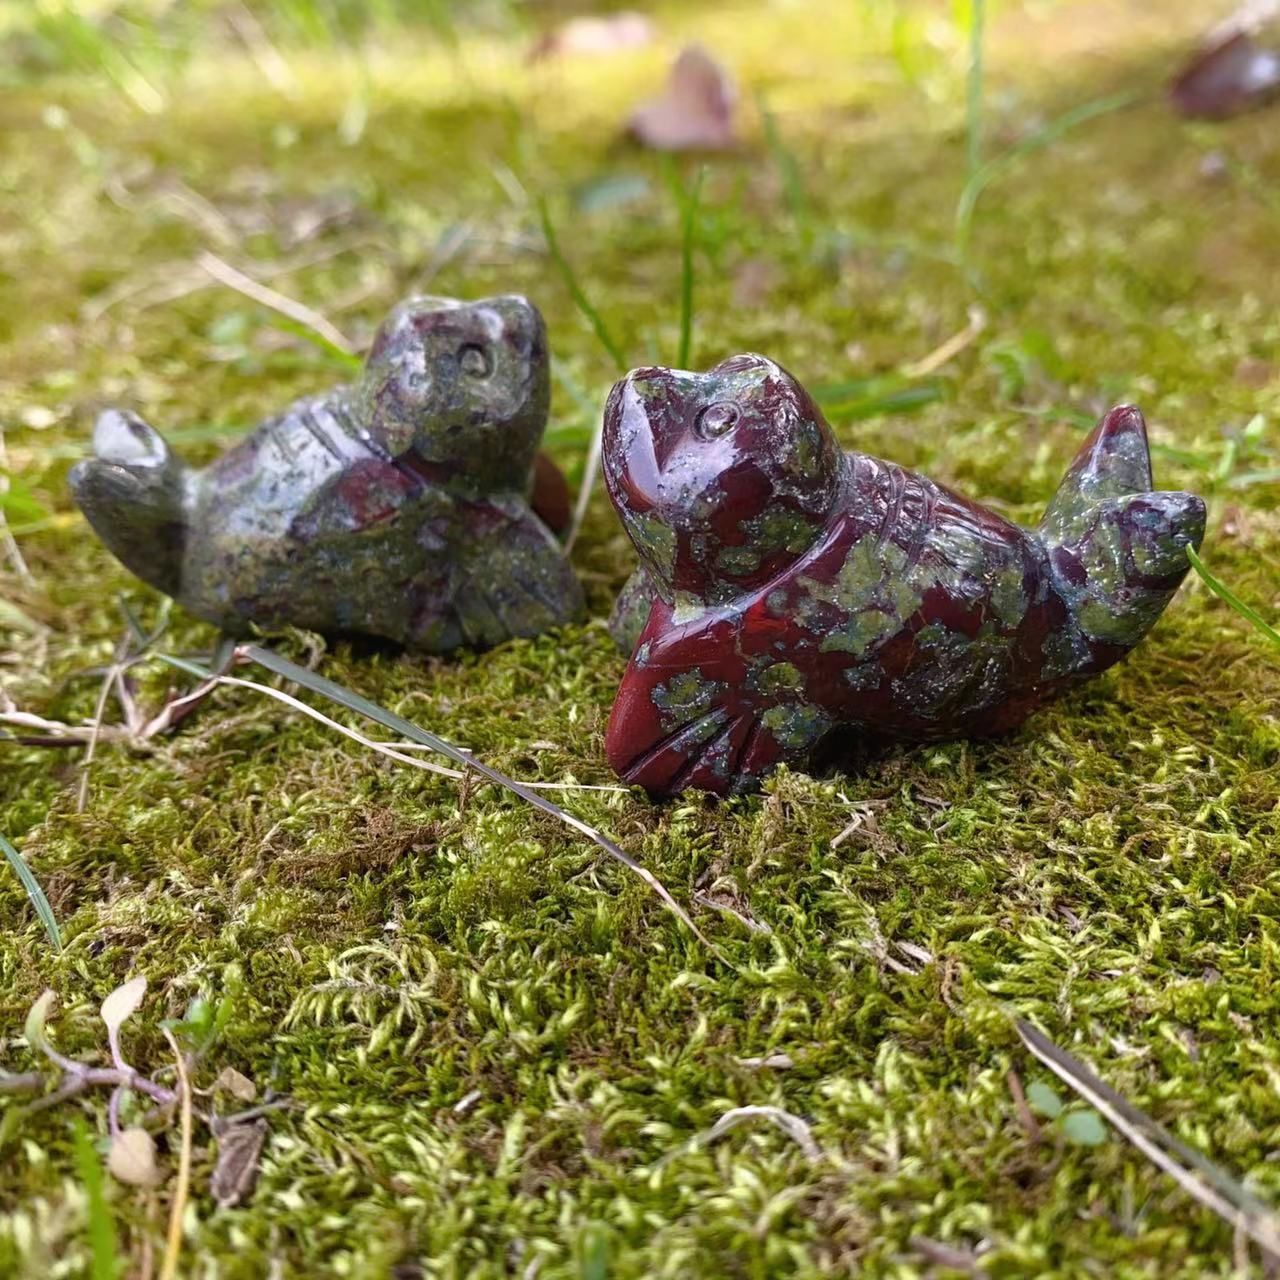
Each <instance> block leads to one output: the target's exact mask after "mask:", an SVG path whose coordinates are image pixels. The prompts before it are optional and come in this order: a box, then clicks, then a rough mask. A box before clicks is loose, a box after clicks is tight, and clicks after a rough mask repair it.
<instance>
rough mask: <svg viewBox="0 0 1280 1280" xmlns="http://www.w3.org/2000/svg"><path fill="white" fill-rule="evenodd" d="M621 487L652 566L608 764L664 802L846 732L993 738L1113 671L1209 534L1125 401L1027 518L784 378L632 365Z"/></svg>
mask: <svg viewBox="0 0 1280 1280" xmlns="http://www.w3.org/2000/svg"><path fill="white" fill-rule="evenodd" d="M604 467H605V479H606V482H607V484H608V488H609V495H610V497H611V498H612V499H613V504H614V506H615V507H616V508H617V510H618V514H619V515H620V516H621V517H622V521H623V523H624V524H625V526H626V529H627V532H628V534H629V535H630V537H631V540H632V542H633V543H634V544H635V547H636V550H637V552H638V553H639V556H640V568H639V569H638V570H637V571H636V575H635V576H634V577H633V579H632V581H631V582H630V583H629V584H628V586H627V588H626V589H625V590H624V592H623V594H622V596H621V597H620V598H619V601H618V605H617V606H616V608H615V611H614V617H613V621H612V624H611V625H612V629H613V632H614V635H615V637H617V638H618V640H619V642H620V643H622V644H624V645H625V646H626V647H633V648H634V652H633V653H632V656H631V662H630V665H629V666H628V668H627V673H626V675H625V677H624V678H623V682H622V687H621V689H620V690H619V692H618V697H617V700H616V702H615V703H614V707H613V714H612V716H611V718H610V721H609V730H608V737H607V741H606V750H607V752H608V756H609V762H610V763H611V764H612V766H613V767H614V769H615V770H616V771H617V772H618V774H619V775H620V776H621V777H623V778H624V779H626V780H627V781H628V782H634V783H639V784H640V785H641V786H643V787H645V788H646V789H647V790H648V791H650V792H651V793H654V794H657V795H670V794H674V793H676V792H679V791H683V790H685V789H686V788H690V787H696V788H700V789H702V790H706V791H713V792H720V793H725V792H731V791H740V790H745V789H748V788H750V787H753V786H755V785H756V784H758V783H759V781H760V779H761V778H762V777H763V776H764V775H765V774H766V773H767V772H768V771H769V769H770V768H771V767H772V766H774V765H776V764H777V763H779V762H780V761H787V762H789V763H791V764H794V765H803V764H804V763H805V762H806V761H807V760H808V759H809V758H810V756H811V754H812V752H813V751H814V749H815V748H816V747H817V746H818V744H819V743H820V741H821V740H822V739H823V738H824V737H826V736H827V735H828V734H829V733H830V732H831V731H832V730H833V729H836V728H838V727H844V728H852V729H854V730H855V731H856V730H863V731H866V732H867V733H868V734H869V735H882V734H883V735H893V736H898V737H904V738H913V739H921V740H926V741H927V740H936V739H943V738H954V737H960V736H966V735H985V734H994V733H999V732H1001V731H1003V730H1007V729H1011V728H1013V727H1014V726H1016V725H1018V724H1020V723H1021V722H1022V721H1023V720H1024V719H1025V718H1026V717H1027V716H1028V715H1029V714H1030V713H1031V712H1032V711H1033V710H1034V709H1035V708H1036V707H1038V706H1039V705H1040V704H1041V703H1042V702H1044V701H1045V700H1046V699H1047V698H1050V697H1052V696H1053V695H1055V694H1057V693H1058V692H1059V691H1061V690H1063V689H1065V688H1067V687H1069V686H1071V685H1072V684H1075V683H1076V682H1078V681H1080V680H1082V679H1084V678H1086V677H1088V676H1092V675H1096V674H1097V673H1098V672H1100V671H1103V670H1105V669H1106V668H1107V667H1109V666H1111V665H1112V664H1113V663H1115V662H1118V661H1119V660H1120V659H1121V658H1122V657H1124V655H1125V654H1126V653H1127V652H1128V651H1129V650H1130V649H1131V648H1133V646H1134V645H1136V644H1137V643H1138V641H1139V640H1141V639H1142V637H1143V636H1144V635H1146V633H1147V632H1148V631H1149V630H1150V629H1151V627H1152V625H1153V624H1154V623H1155V621H1156V619H1157V618H1158V617H1159V616H1160V613H1161V611H1162V610H1163V609H1164V607H1165V606H1166V605H1167V604H1168V603H1169V600H1170V599H1171V598H1172V596H1173V594H1174V592H1175V591H1176V590H1177V588H1178V584H1179V583H1180V582H1181V581H1182V578H1183V575H1184V574H1185V573H1186V571H1187V558H1186V554H1185V548H1186V547H1187V546H1188V545H1191V546H1197V547H1198V546H1199V544H1200V539H1201V537H1202V536H1203V533H1204V520H1205V508H1204V503H1203V502H1202V501H1201V500H1200V499H1199V498H1198V497H1196V496H1195V495H1193V494H1189V493H1156V492H1152V479H1151V460H1150V455H1149V453H1148V449H1147V437H1146V424H1145V423H1144V422H1143V419H1142V414H1141V413H1139V412H1138V410H1137V409H1135V408H1133V407H1131V406H1127V405H1125V406H1121V407H1119V408H1116V409H1112V410H1111V412H1110V413H1108V414H1107V415H1106V417H1104V418H1103V419H1102V421H1101V422H1100V423H1099V424H1098V426H1097V428H1096V429H1095V430H1094V432H1093V434H1092V435H1090V437H1089V438H1088V440H1086V441H1085V443H1084V446H1083V448H1082V449H1081V450H1080V453H1079V454H1078V456H1077V457H1076V460H1075V462H1074V463H1073V464H1072V466H1071V469H1070V471H1068V472H1067V476H1066V478H1065V479H1064V480H1063V482H1062V484H1061V485H1060V486H1059V489H1058V492H1057V493H1056V494H1055V495H1054V498H1053V501H1052V502H1050V504H1049V508H1048V510H1047V511H1046V512H1045V514H1044V518H1043V519H1042V520H1041V521H1040V523H1039V524H1038V525H1037V526H1036V527H1035V528H1034V529H1026V528H1023V527H1022V526H1020V525H1016V524H1012V523H1010V522H1009V521H1008V520H1005V519H1003V518H1002V517H1001V516H998V515H996V514H995V512H993V511H989V510H987V509H986V508H985V507H981V506H978V505H977V504H976V503H973V502H970V501H969V500H968V499H966V498H962V497H961V496H960V495H959V494H957V493H953V492H952V491H951V490H950V489H947V488H945V487H943V486H942V485H938V484H934V483H933V482H932V481H931V480H927V479H926V478H925V477H924V476H920V475H916V474H915V473H914V472H912V471H907V470H905V469H904V468H902V467H899V466H896V465H895V464H893V463H891V462H882V461H880V460H879V459H877V458H872V457H868V456H867V455H865V454H861V453H843V452H842V451H841V450H840V448H839V446H838V445H837V443H836V441H835V438H834V437H833V435H832V433H831V428H830V427H829V426H828V425H827V423H826V422H825V421H824V419H823V417H822V414H821V413H820V412H819V411H818V409H817V407H816V406H815V404H814V402H813V401H812V400H811V399H810V397H809V395H808V393H807V392H806V391H805V390H804V388H803V387H802V386H801V385H800V384H799V383H798V382H797V381H796V380H795V379H794V378H793V377H792V376H791V375H790V374H789V373H787V372H786V370H785V369H782V368H781V367H780V366H778V365H776V364H774V363H773V362H772V361H771V360H766V359H765V358H764V357H762V356H756V355H743V356H735V357H733V358H732V359H730V360H726V361H724V363H723V364H719V365H717V366H716V367H715V368H714V369H712V370H711V371H710V372H708V373H703V374H695V373H684V372H679V371H676V370H672V369H657V368H655V369H637V370H635V371H634V372H633V373H631V374H629V375H628V376H627V377H626V378H624V379H623V380H622V381H621V382H619V383H618V384H617V385H616V386H615V387H614V388H613V391H612V393H611V394H610V396H609V402H608V406H607V408H606V410H605V425H604Z"/></svg>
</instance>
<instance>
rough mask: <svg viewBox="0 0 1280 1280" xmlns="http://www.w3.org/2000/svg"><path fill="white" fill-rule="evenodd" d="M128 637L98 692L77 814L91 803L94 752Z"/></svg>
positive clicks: (78, 796)
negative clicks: (91, 772) (90, 781)
mask: <svg viewBox="0 0 1280 1280" xmlns="http://www.w3.org/2000/svg"><path fill="white" fill-rule="evenodd" d="M128 645H129V641H128V637H126V638H125V639H124V640H122V641H120V643H119V644H118V645H116V656H115V659H114V660H113V661H112V663H111V666H109V667H108V668H107V674H106V677H105V679H104V680H103V681H102V688H101V689H100V690H99V691H98V705H97V706H96V707H94V709H93V720H92V722H91V724H90V730H89V743H88V746H87V747H86V748H85V753H84V760H83V762H82V763H81V765H80V790H79V793H78V794H77V795H76V812H77V813H83V812H84V807H85V805H86V804H87V803H88V801H89V770H90V769H91V768H92V767H93V756H94V752H95V751H97V749H98V735H99V734H100V733H101V732H102V717H103V715H104V714H105V713H106V710H107V698H108V697H110V695H111V690H112V689H113V688H114V687H115V683H116V680H117V679H118V678H119V676H120V673H121V671H122V669H123V668H122V667H121V666H120V663H121V662H122V661H123V660H124V658H125V657H127V656H128V654H127V650H128Z"/></svg>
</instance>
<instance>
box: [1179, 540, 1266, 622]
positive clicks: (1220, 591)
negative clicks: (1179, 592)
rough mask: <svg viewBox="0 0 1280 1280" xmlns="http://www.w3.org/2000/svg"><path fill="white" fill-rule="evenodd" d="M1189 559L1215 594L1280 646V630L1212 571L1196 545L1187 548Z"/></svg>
mask: <svg viewBox="0 0 1280 1280" xmlns="http://www.w3.org/2000/svg"><path fill="white" fill-rule="evenodd" d="M1187 559H1188V560H1190V561H1191V567H1192V568H1193V569H1195V571H1196V572H1197V573H1198V574H1199V575H1200V576H1201V577H1202V578H1203V579H1204V581H1205V585H1206V586H1207V587H1208V588H1209V590H1210V591H1212V592H1213V594H1214V595H1215V596H1218V597H1219V598H1220V599H1223V600H1225V601H1226V602H1227V603H1228V604H1229V605H1230V606H1231V607H1232V608H1233V609H1234V610H1235V611H1236V612H1237V613H1238V614H1239V615H1240V616H1241V617H1242V618H1245V619H1247V620H1248V621H1249V622H1252V623H1253V625H1254V626H1255V627H1256V628H1257V629H1258V630H1259V631H1261V632H1262V634H1263V635H1264V636H1266V637H1267V639H1268V640H1270V641H1271V643H1272V644H1274V645H1278V646H1280V631H1277V630H1276V629H1275V627H1273V626H1272V625H1271V623H1269V622H1268V621H1267V620H1266V618H1264V617H1263V616H1262V614H1260V613H1259V612H1258V611H1257V610H1256V609H1254V608H1253V607H1252V606H1250V605H1247V604H1245V602H1244V601H1243V600H1241V599H1240V597H1239V596H1238V595H1236V593H1235V592H1234V591H1232V590H1231V588H1230V587H1229V586H1227V584H1226V583H1225V582H1223V581H1222V580H1221V579H1220V578H1217V577H1215V576H1214V575H1213V574H1212V573H1210V571H1209V570H1208V568H1207V567H1206V566H1205V563H1204V561H1203V560H1201V559H1200V557H1199V556H1198V555H1197V554H1196V550H1195V548H1194V547H1188V548H1187Z"/></svg>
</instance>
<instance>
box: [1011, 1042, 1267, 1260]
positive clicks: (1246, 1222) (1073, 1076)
mask: <svg viewBox="0 0 1280 1280" xmlns="http://www.w3.org/2000/svg"><path fill="white" fill-rule="evenodd" d="M1014 1026H1015V1027H1016V1028H1017V1031H1018V1035H1020V1036H1021V1037H1022V1043H1023V1044H1025V1045H1026V1046H1027V1048H1028V1049H1029V1050H1030V1051H1031V1052H1032V1054H1034V1055H1035V1057H1036V1058H1038V1059H1039V1060H1040V1061H1041V1062H1042V1063H1044V1065H1045V1066H1046V1067H1048V1068H1049V1070H1050V1071H1052V1072H1053V1074H1054V1075H1056V1076H1057V1077H1058V1079H1059V1080H1061V1081H1062V1082H1063V1083H1064V1084H1066V1085H1068V1086H1069V1087H1070V1088H1071V1089H1073V1090H1074V1091H1075V1092H1076V1093H1077V1094H1079V1095H1080V1097H1082V1098H1083V1099H1084V1100H1085V1101H1086V1102H1087V1103H1089V1105H1090V1106H1091V1107H1093V1108H1094V1109H1095V1110H1096V1111H1099V1112H1100V1113H1101V1114H1102V1115H1104V1116H1105V1117H1106V1118H1107V1119H1108V1120H1109V1121H1110V1122H1111V1123H1112V1124H1113V1125H1114V1126H1115V1127H1116V1128H1117V1129H1118V1130H1119V1131H1120V1132H1121V1133H1122V1134H1123V1135H1124V1136H1125V1137H1126V1138H1127V1139H1128V1140H1129V1141H1130V1142H1131V1143H1133V1145H1134V1146H1135V1147H1137V1148H1138V1150H1139V1151H1141V1152H1142V1154H1143V1155H1145V1156H1146V1157H1147V1159H1148V1160H1150V1161H1151V1162H1152V1163H1153V1164H1155V1165H1156V1166H1157V1167H1158V1168H1160V1169H1163V1170H1164V1172H1165V1173H1167V1174H1168V1175H1169V1176H1170V1177H1171V1178H1172V1179H1173V1180H1174V1181H1175V1182H1176V1183H1177V1184H1178V1185H1179V1186H1180V1187H1181V1188H1182V1189H1183V1190H1184V1191H1185V1192H1186V1193H1187V1194H1188V1195H1189V1196H1191V1197H1192V1199H1194V1200H1197V1201H1199V1203H1200V1204H1202V1205H1204V1206H1205V1208H1207V1209H1210V1210H1212V1211H1213V1212H1214V1213H1216V1214H1217V1215H1218V1216H1219V1217H1220V1218H1221V1219H1222V1220H1223V1221H1224V1222H1227V1223H1229V1224H1230V1225H1231V1226H1233V1227H1235V1228H1236V1229H1237V1230H1239V1231H1243V1232H1244V1233H1245V1234H1246V1235H1247V1236H1248V1237H1249V1238H1250V1239H1251V1240H1253V1241H1255V1242H1256V1243H1257V1244H1258V1245H1260V1246H1261V1247H1262V1248H1263V1249H1264V1250H1265V1251H1266V1252H1267V1253H1269V1254H1271V1255H1272V1256H1274V1257H1280V1219H1277V1217H1276V1214H1275V1213H1274V1212H1273V1211H1272V1210H1271V1209H1270V1208H1268V1207H1267V1206H1266V1205H1265V1204H1263V1203H1262V1201H1260V1200H1259V1199H1257V1197H1256V1196H1254V1195H1253V1194H1252V1193H1251V1192H1249V1191H1247V1190H1246V1189H1245V1188H1244V1187H1243V1186H1242V1185H1241V1184H1240V1183H1239V1182H1238V1181H1237V1180H1236V1179H1235V1178H1233V1177H1232V1176H1231V1175H1230V1174H1228V1173H1227V1172H1226V1171H1225V1170H1223V1169H1221V1168H1219V1167H1218V1166H1217V1165H1216V1164H1214V1163H1213V1162H1212V1161H1211V1160H1209V1159H1208V1158H1206V1157H1205V1156H1203V1155H1201V1154H1200V1152H1198V1151H1193V1150H1192V1149H1191V1148H1190V1147H1188V1146H1187V1145H1186V1143H1184V1142H1180V1141H1179V1140H1178V1139H1177V1138H1175V1137H1174V1136H1173V1135H1172V1134H1171V1133H1169V1132H1168V1131H1167V1130H1166V1129H1164V1128H1163V1127H1162V1126H1161V1125H1159V1124H1157V1123H1156V1122H1155V1121H1154V1120H1153V1119H1152V1118H1151V1117H1150V1116H1149V1115H1147V1114H1146V1113H1145V1112H1142V1111H1140V1110H1139V1109H1138V1108H1137V1107H1135V1106H1134V1105H1133V1104H1132V1103H1130V1102H1127V1101H1126V1100H1125V1099H1124V1098H1122V1097H1121V1096H1120V1094H1118V1093H1117V1092H1116V1091H1115V1090H1114V1089H1112V1088H1111V1087H1110V1086H1109V1085H1107V1084H1105V1083H1104V1082H1103V1081H1102V1080H1100V1079H1099V1078H1098V1077H1097V1076H1096V1075H1094V1073H1093V1072H1092V1071H1091V1070H1090V1069H1089V1068H1088V1067H1086V1066H1085V1065H1084V1063H1083V1062H1081V1061H1079V1059H1077V1058H1074V1057H1072V1055H1071V1054H1069V1053H1068V1052H1067V1051H1066V1050H1065V1049H1060V1048H1059V1047H1058V1046H1057V1045H1056V1044H1054V1043H1053V1041H1052V1040H1050V1039H1049V1037H1048V1036H1046V1035H1045V1034H1044V1032H1042V1031H1038V1030H1037V1029H1036V1028H1035V1027H1033V1026H1032V1025H1031V1024H1030V1023H1029V1022H1025V1021H1023V1019H1021V1018H1016V1019H1014Z"/></svg>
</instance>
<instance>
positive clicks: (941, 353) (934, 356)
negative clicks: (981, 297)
mask: <svg viewBox="0 0 1280 1280" xmlns="http://www.w3.org/2000/svg"><path fill="white" fill-rule="evenodd" d="M986 324H987V313H986V312H985V311H984V310H983V309H982V308H981V307H979V306H971V307H970V308H969V320H968V323H967V324H966V325H965V327H964V328H963V329H961V330H960V332H959V333H953V334H952V335H951V337H949V338H948V339H947V340H946V342H944V343H943V344H942V345H941V346H940V347H936V348H935V349H934V350H933V351H930V352H929V354H928V355H927V356H924V357H923V358H922V359H920V360H916V361H915V362H914V363H912V364H905V365H903V366H902V375H903V377H906V378H927V377H928V376H929V375H930V374H931V373H934V372H936V371H937V370H938V369H941V368H942V366H943V365H944V364H946V363H947V362H948V361H949V360H951V359H953V358H954V357H956V356H958V355H959V354H960V352H962V351H963V350H964V349H965V347H967V346H968V345H969V344H970V343H971V342H972V341H973V340H974V338H976V337H977V336H978V334H980V333H981V332H982V331H983V329H984V328H986Z"/></svg>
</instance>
